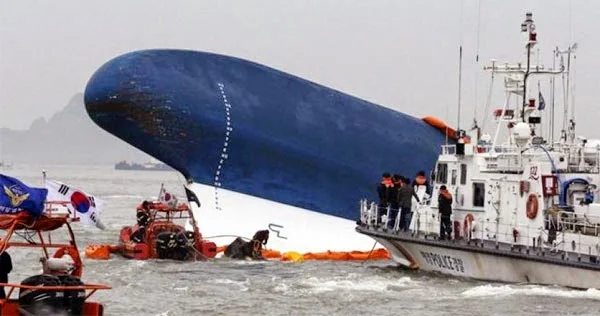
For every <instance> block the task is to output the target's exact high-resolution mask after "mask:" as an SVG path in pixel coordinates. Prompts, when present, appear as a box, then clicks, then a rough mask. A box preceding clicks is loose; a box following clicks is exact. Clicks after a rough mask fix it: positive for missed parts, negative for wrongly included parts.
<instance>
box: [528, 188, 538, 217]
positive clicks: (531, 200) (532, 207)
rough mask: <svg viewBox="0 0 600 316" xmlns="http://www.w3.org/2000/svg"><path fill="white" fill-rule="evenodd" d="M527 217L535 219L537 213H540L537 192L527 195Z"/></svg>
mask: <svg viewBox="0 0 600 316" xmlns="http://www.w3.org/2000/svg"><path fill="white" fill-rule="evenodd" d="M526 207H527V217H528V218H529V219H535V218H536V217H537V213H538V207H539V204H538V197H537V195H536V194H535V193H531V194H529V196H528V197H527V204H526Z"/></svg>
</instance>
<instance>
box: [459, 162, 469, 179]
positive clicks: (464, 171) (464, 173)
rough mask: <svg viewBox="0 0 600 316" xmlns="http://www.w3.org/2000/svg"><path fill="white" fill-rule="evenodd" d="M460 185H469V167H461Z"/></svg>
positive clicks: (463, 165)
mask: <svg viewBox="0 0 600 316" xmlns="http://www.w3.org/2000/svg"><path fill="white" fill-rule="evenodd" d="M460 184H467V165H466V164H464V163H463V164H461V165H460Z"/></svg>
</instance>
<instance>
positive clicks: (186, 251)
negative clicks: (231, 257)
mask: <svg viewBox="0 0 600 316" xmlns="http://www.w3.org/2000/svg"><path fill="white" fill-rule="evenodd" d="M136 217H137V224H136V225H133V226H126V227H123V228H122V229H121V233H120V236H119V246H118V247H113V248H111V249H110V250H111V251H116V252H117V253H119V254H121V255H122V256H123V257H125V258H129V259H137V260H146V259H172V260H180V261H187V260H192V261H193V260H206V259H208V258H214V257H215V255H216V253H217V246H216V245H215V243H213V242H211V241H207V240H204V239H203V238H202V234H200V231H199V230H198V226H197V225H196V220H195V219H194V214H193V213H192V211H191V209H190V207H189V206H188V205H187V204H184V203H181V204H177V205H168V204H166V203H164V202H157V201H144V202H143V203H142V204H140V205H139V206H138V207H137V216H136ZM186 223H189V224H190V225H189V226H190V227H192V228H193V230H192V231H186V229H185V226H186Z"/></svg>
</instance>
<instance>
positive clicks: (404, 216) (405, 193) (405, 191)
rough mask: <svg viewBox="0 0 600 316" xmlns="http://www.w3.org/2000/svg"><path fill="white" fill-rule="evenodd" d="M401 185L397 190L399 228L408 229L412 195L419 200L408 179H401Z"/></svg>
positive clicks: (410, 217)
mask: <svg viewBox="0 0 600 316" xmlns="http://www.w3.org/2000/svg"><path fill="white" fill-rule="evenodd" d="M402 182H403V184H402V186H401V187H400V189H399V190H398V203H399V204H400V229H401V230H403V231H408V229H409V228H410V222H411V220H412V198H413V196H414V197H415V199H416V200H417V203H418V202H419V197H418V196H417V193H415V189H414V188H413V187H412V186H411V185H410V180H409V179H407V178H403V179H402Z"/></svg>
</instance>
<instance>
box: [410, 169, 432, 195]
mask: <svg viewBox="0 0 600 316" xmlns="http://www.w3.org/2000/svg"><path fill="white" fill-rule="evenodd" d="M420 185H424V186H425V193H427V195H431V186H430V185H429V181H427V177H426V176H425V171H423V170H421V171H419V172H417V176H416V177H415V179H414V180H413V182H412V186H413V187H418V186H420ZM415 190H416V188H415Z"/></svg>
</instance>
